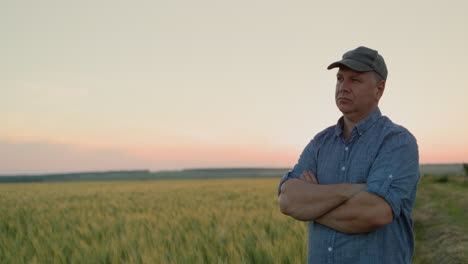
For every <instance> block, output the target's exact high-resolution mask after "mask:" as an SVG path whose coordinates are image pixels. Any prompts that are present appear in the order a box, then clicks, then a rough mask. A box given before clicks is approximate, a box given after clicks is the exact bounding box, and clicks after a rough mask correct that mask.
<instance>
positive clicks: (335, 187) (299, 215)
mask: <svg viewBox="0 0 468 264" xmlns="http://www.w3.org/2000/svg"><path fill="white" fill-rule="evenodd" d="M364 188H365V184H351V183H341V184H313V183H309V182H306V181H302V180H298V179H291V180H288V181H286V182H285V183H284V184H283V186H282V187H281V193H280V196H279V205H280V209H281V212H282V213H284V214H286V215H289V216H291V217H293V218H295V219H297V220H302V221H311V220H315V219H317V218H319V217H321V216H322V215H324V214H326V213H328V212H330V211H331V210H333V209H335V208H337V207H338V206H340V205H341V204H343V203H344V202H346V201H347V200H349V199H350V198H351V197H353V196H354V195H356V194H357V193H359V192H360V191H362V190H364Z"/></svg>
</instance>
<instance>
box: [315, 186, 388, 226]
mask: <svg viewBox="0 0 468 264" xmlns="http://www.w3.org/2000/svg"><path fill="white" fill-rule="evenodd" d="M392 220H393V211H392V208H391V207H390V205H389V204H388V203H387V202H386V201H385V200H384V199H383V198H381V197H380V196H378V195H375V194H372V193H368V192H366V191H362V192H360V193H358V194H356V195H355V196H354V197H352V198H351V199H349V200H347V201H346V202H344V203H343V204H341V205H340V206H338V207H337V208H335V209H334V210H332V211H329V212H328V213H326V214H324V215H323V216H321V217H319V218H317V219H315V222H317V223H320V224H322V225H325V226H328V227H330V228H332V229H334V230H336V231H340V232H344V233H365V232H370V231H373V230H375V229H377V228H379V227H382V226H385V225H387V224H389V223H390V222H392Z"/></svg>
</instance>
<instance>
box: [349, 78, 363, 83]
mask: <svg viewBox="0 0 468 264" xmlns="http://www.w3.org/2000/svg"><path fill="white" fill-rule="evenodd" d="M351 81H353V82H361V80H359V79H355V78H353V79H351Z"/></svg>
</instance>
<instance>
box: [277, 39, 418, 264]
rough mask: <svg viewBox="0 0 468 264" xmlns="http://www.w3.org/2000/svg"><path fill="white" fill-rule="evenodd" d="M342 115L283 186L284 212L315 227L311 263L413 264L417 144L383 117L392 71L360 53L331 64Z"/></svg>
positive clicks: (365, 52)
mask: <svg viewBox="0 0 468 264" xmlns="http://www.w3.org/2000/svg"><path fill="white" fill-rule="evenodd" d="M332 68H339V70H338V73H337V74H336V90H335V100H336V105H337V106H338V109H339V110H340V111H341V112H342V113H343V116H342V117H341V118H340V119H339V120H338V123H337V124H336V125H334V126H331V127H329V128H327V129H325V130H323V131H322V132H320V133H318V134H317V135H315V137H314V138H313V139H312V140H311V141H310V143H309V144H308V145H307V146H306V147H305V149H304V151H303V152H302V154H301V156H300V158H299V161H298V162H297V164H296V165H295V166H294V168H293V169H292V170H290V171H289V172H288V173H287V174H286V175H284V177H283V179H282V180H281V182H280V186H279V190H278V193H279V206H280V210H281V212H282V213H284V214H286V215H289V216H291V217H293V218H295V219H297V220H302V221H310V222H309V235H308V239H309V244H308V263H317V264H318V263H320V264H325V263H346V264H350V263H389V264H404V263H411V259H412V256H413V248H414V238H413V220H412V218H411V211H412V209H413V204H414V200H415V197H416V186H417V183H418V180H419V158H418V146H417V143H416V139H415V138H414V137H413V135H411V133H410V132H409V131H408V130H407V129H405V128H404V127H402V126H399V125H396V124H394V123H393V122H392V121H391V120H390V119H389V118H387V117H385V116H382V114H381V112H380V109H379V108H378V103H379V100H380V98H381V97H382V94H383V92H384V90H385V82H386V79H387V67H386V65H385V61H384V59H383V57H382V56H381V55H380V54H379V53H378V52H377V51H376V50H373V49H369V48H366V47H358V48H356V49H354V50H351V51H348V52H346V53H345V54H344V55H343V58H342V60H340V61H337V62H334V63H332V64H331V65H330V66H328V69H332Z"/></svg>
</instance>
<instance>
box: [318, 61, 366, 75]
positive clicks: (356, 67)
mask: <svg viewBox="0 0 468 264" xmlns="http://www.w3.org/2000/svg"><path fill="white" fill-rule="evenodd" d="M342 66H345V67H347V68H350V69H351V70H353V71H357V72H367V71H373V69H372V68H371V67H369V66H367V65H365V64H363V63H361V62H359V61H356V60H350V59H343V60H340V61H337V62H334V63H332V64H330V65H329V66H328V67H327V69H328V70H331V69H333V68H337V67H342Z"/></svg>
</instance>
